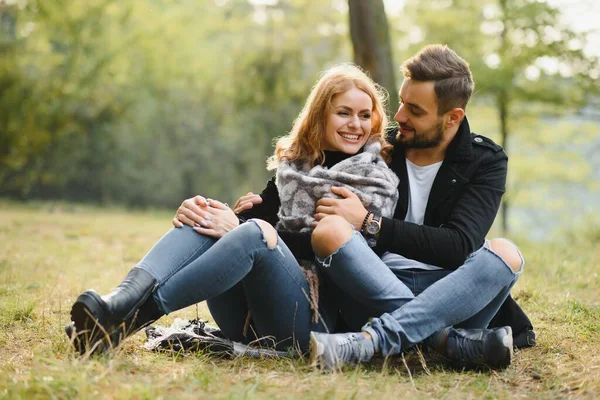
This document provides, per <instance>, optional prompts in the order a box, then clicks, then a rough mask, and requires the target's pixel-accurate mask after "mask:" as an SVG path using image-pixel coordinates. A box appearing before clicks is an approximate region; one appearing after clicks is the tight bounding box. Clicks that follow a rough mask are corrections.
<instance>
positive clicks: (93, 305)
mask: <svg viewBox="0 0 600 400" xmlns="http://www.w3.org/2000/svg"><path fill="white" fill-rule="evenodd" d="M105 314H106V312H105V311H104V308H103V307H102V303H101V298H100V296H99V295H98V294H97V293H95V292H92V291H85V292H83V293H82V294H81V295H79V297H78V298H77V300H76V301H75V304H73V307H71V321H73V327H72V328H74V329H75V332H76V342H77V343H76V342H75V341H74V343H73V344H74V345H75V348H76V349H77V350H78V351H79V353H80V354H84V353H86V352H88V351H91V352H102V351H104V347H105V346H103V345H98V342H99V341H103V339H104V338H106V337H108V332H107V330H106V329H105V325H106V321H105V319H106V316H105ZM72 328H71V329H70V332H67V334H69V333H70V334H71V335H72ZM65 331H67V328H66V327H65Z"/></svg>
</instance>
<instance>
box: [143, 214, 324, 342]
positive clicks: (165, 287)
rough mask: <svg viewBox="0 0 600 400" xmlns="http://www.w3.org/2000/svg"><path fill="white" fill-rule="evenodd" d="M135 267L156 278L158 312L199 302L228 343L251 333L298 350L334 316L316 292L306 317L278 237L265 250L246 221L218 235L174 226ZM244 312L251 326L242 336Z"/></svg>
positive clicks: (303, 287)
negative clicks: (315, 307)
mask: <svg viewBox="0 0 600 400" xmlns="http://www.w3.org/2000/svg"><path fill="white" fill-rule="evenodd" d="M138 267H139V268H142V269H144V270H145V271H147V272H148V273H150V274H151V275H152V276H153V277H154V278H155V279H156V281H157V283H158V287H157V290H156V291H155V292H154V299H155V301H156V303H157V304H158V305H159V307H160V309H161V311H163V312H164V313H165V314H167V313H170V312H173V311H176V310H179V309H182V308H184V307H187V306H190V305H192V304H195V303H198V302H201V301H203V300H207V303H208V307H209V310H210V312H211V315H212V316H213V318H214V319H215V322H216V323H217V324H218V325H219V327H220V328H221V330H222V331H223V333H224V334H225V335H226V336H227V337H228V338H229V339H231V340H234V341H238V342H242V343H248V342H249V341H250V340H251V339H254V338H255V337H258V338H263V343H266V344H269V341H270V344H273V343H275V344H276V345H277V348H278V349H287V348H290V347H299V348H300V349H301V351H306V350H307V349H308V340H309V339H308V338H309V333H310V331H311V330H313V331H314V330H316V331H321V332H325V331H326V325H327V326H330V324H331V323H332V320H330V319H329V317H328V315H331V316H333V315H334V313H333V312H330V313H329V314H328V313H327V311H328V310H327V306H326V304H325V303H326V302H325V296H324V295H321V296H320V298H321V299H322V301H321V303H322V304H321V305H322V307H321V305H320V307H319V312H320V316H321V318H320V320H319V322H318V323H313V322H312V315H313V313H312V309H311V308H310V303H309V301H308V294H309V288H308V284H307V281H306V278H305V276H304V273H303V272H302V270H301V269H300V266H299V265H298V262H297V261H296V259H295V258H294V256H293V255H292V253H291V252H290V250H289V249H288V248H287V246H286V245H285V244H284V243H283V241H282V240H281V239H279V238H278V243H277V246H276V247H274V248H269V247H268V246H267V243H266V240H264V236H263V232H262V230H261V228H260V226H259V225H258V224H256V223H254V222H253V221H248V222H246V223H244V224H242V225H240V226H239V227H237V228H236V229H234V230H232V231H231V232H229V233H227V234H226V235H225V236H223V237H222V238H221V239H219V240H216V239H213V238H210V237H207V236H203V235H200V234H198V233H196V232H195V231H194V230H192V229H191V228H190V227H188V226H184V227H183V228H174V229H172V230H171V231H169V232H168V233H167V234H166V235H165V236H163V237H162V238H161V239H160V240H159V241H158V242H157V243H156V244H155V245H154V247H153V248H152V249H151V250H150V252H148V254H146V256H145V257H144V258H143V259H142V260H141V261H140V262H139V264H138ZM328 303H331V301H329V302H328ZM248 312H250V315H251V318H252V319H251V321H252V323H251V325H250V330H249V331H248V333H249V335H248V337H246V336H245V335H244V326H245V321H246V317H247V315H248ZM250 336H251V337H250ZM265 338H266V340H265Z"/></svg>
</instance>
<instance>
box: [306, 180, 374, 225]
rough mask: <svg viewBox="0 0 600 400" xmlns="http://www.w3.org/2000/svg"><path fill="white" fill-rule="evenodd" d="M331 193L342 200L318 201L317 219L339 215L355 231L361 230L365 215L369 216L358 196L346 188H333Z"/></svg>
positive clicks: (323, 199) (324, 199)
mask: <svg viewBox="0 0 600 400" xmlns="http://www.w3.org/2000/svg"><path fill="white" fill-rule="evenodd" d="M331 192H332V193H333V194H337V195H338V196H341V197H342V198H341V199H329V198H322V199H320V200H319V201H317V209H316V214H315V219H316V220H317V221H320V220H322V219H323V218H325V216H327V215H339V216H340V217H343V218H344V219H345V220H346V221H348V222H349V223H350V224H352V226H354V229H356V230H357V231H358V230H360V228H361V225H362V222H363V220H364V219H365V215H367V209H366V208H365V207H364V206H363V205H362V203H361V201H360V199H359V198H358V196H357V195H355V194H354V193H352V192H351V191H350V190H349V189H347V188H345V187H332V188H331ZM316 224H317V223H314V224H313V225H316Z"/></svg>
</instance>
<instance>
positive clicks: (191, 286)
mask: <svg viewBox="0 0 600 400" xmlns="http://www.w3.org/2000/svg"><path fill="white" fill-rule="evenodd" d="M403 73H404V82H403V84H402V87H401V90H400V106H399V109H398V112H397V113H396V115H395V116H394V119H395V120H396V122H397V123H398V127H397V128H393V129H392V128H389V127H388V121H387V117H386V114H385V111H384V101H385V92H384V91H383V90H382V89H381V88H379V87H378V86H377V85H376V84H375V83H374V82H373V81H372V80H371V79H369V77H368V76H366V75H365V74H364V73H363V72H362V71H361V70H360V69H359V68H357V67H355V66H352V65H339V66H336V67H333V68H331V69H330V70H328V71H326V72H325V74H324V75H323V76H322V77H321V79H320V80H319V81H318V82H317V84H316V85H315V86H314V88H313V89H312V91H311V93H310V95H309V97H308V99H307V101H306V104H305V106H304V108H303V109H302V111H301V113H300V115H299V116H298V117H297V119H296V120H295V122H294V126H293V128H292V130H291V132H290V133H289V134H288V135H286V136H284V137H282V138H280V139H279V140H278V142H277V145H276V149H275V153H274V155H273V156H272V157H271V158H270V160H269V162H268V168H269V169H276V170H277V172H276V176H275V177H274V178H273V179H271V180H270V181H269V182H268V184H267V187H266V188H265V189H264V191H263V192H262V193H261V194H260V195H255V194H252V193H249V194H248V195H246V196H243V197H242V198H240V199H239V200H238V202H237V203H236V205H235V206H234V209H233V210H232V209H231V208H230V207H229V206H228V205H227V204H226V203H222V202H219V201H217V200H211V199H206V198H204V197H202V196H196V197H194V198H192V199H188V200H186V201H184V202H183V203H182V205H181V207H180V208H179V209H178V211H177V215H176V217H175V219H174V220H173V223H174V225H175V228H174V229H172V230H171V231H169V232H168V233H167V234H166V235H165V236H163V237H162V238H161V239H160V240H159V241H158V242H157V243H156V244H155V245H154V247H153V248H152V249H151V250H150V251H149V252H148V254H146V256H145V257H144V258H143V259H142V260H141V261H140V262H139V263H138V264H137V265H136V266H135V267H134V268H133V269H132V270H131V271H130V272H129V274H128V275H127V277H126V278H125V279H124V280H123V282H121V283H120V284H119V285H118V286H117V287H116V288H115V289H114V290H113V291H112V292H111V293H109V294H107V295H105V296H100V295H99V294H97V293H96V292H94V291H93V290H87V291H85V292H83V293H82V294H81V295H80V296H79V297H78V298H77V300H76V302H75V304H74V305H73V307H72V310H71V319H72V321H73V328H74V329H73V331H74V334H73V343H74V345H75V346H76V348H77V350H78V351H79V352H81V353H82V354H83V353H101V352H104V351H106V350H108V349H110V348H114V347H116V346H118V345H119V344H120V342H121V341H122V340H123V339H124V338H125V337H127V336H129V335H131V334H133V333H134V332H136V331H138V330H139V329H141V328H142V327H144V326H147V325H148V324H150V323H151V322H153V321H156V320H157V319H158V318H160V317H161V316H162V315H165V314H168V313H170V312H173V311H176V310H179V309H182V308H184V307H187V306H190V305H192V304H195V303H198V302H201V301H203V300H206V301H207V304H208V307H209V310H210V313H211V315H212V317H213V318H214V320H215V322H216V323H217V324H218V326H219V327H220V329H221V331H222V333H223V334H224V335H225V336H227V337H228V338H229V339H231V340H233V341H237V342H242V343H249V342H256V341H258V342H260V343H261V344H266V343H265V341H266V340H267V339H269V340H271V341H272V342H270V344H273V343H274V344H275V347H276V349H278V350H288V349H290V348H294V349H297V350H298V351H299V353H300V354H310V357H311V359H312V360H313V361H314V362H315V363H316V364H318V365H320V366H321V367H322V368H324V369H337V368H340V367H341V366H342V365H344V364H349V363H365V362H368V361H369V360H370V359H371V358H373V357H374V356H375V355H377V354H379V355H382V356H385V357H387V356H391V355H394V354H398V353H400V352H402V351H405V350H407V349H409V348H411V347H413V346H414V345H416V344H419V343H425V344H427V345H428V346H429V347H432V348H434V349H436V350H437V351H439V352H440V353H441V354H443V355H445V356H446V357H447V358H448V359H449V360H450V361H452V362H453V363H456V364H458V365H460V366H463V367H474V366H479V365H487V366H489V367H493V368H503V367H506V366H508V365H509V364H510V363H511V357H512V354H513V345H514V344H518V342H523V340H524V339H523V338H524V337H525V336H524V335H526V336H527V335H529V334H531V333H532V332H531V331H529V329H528V328H529V327H530V324H529V321H528V319H527V317H526V316H525V315H524V314H523V313H522V311H521V310H520V309H519V308H518V306H517V305H516V303H514V301H513V300H512V298H510V297H509V294H510V290H511V288H512V287H513V285H514V284H515V282H516V281H517V278H518V276H519V274H520V273H521V271H522V268H523V263H524V262H523V258H522V256H521V254H520V252H519V250H518V248H517V247H516V246H515V245H514V244H513V243H512V242H510V241H508V240H506V239H492V240H487V239H486V238H485V236H486V234H487V233H488V231H489V229H490V227H491V225H492V222H493V221H494V218H495V216H496V213H497V211H498V208H499V206H500V199H501V197H502V195H503V193H504V191H505V181H506V171H507V161H508V159H507V156H506V154H505V153H504V151H503V150H502V148H501V147H500V146H498V145H496V144H495V143H494V142H492V141H491V140H490V139H488V138H486V137H484V136H481V135H478V134H475V133H473V132H471V130H470V128H469V124H468V122H467V119H466V117H465V109H466V105H467V102H468V101H469V98H470V96H471V93H472V91H473V85H474V83H473V79H472V76H471V71H470V69H469V66H468V64H467V63H466V62H465V61H464V60H463V59H462V58H460V57H459V56H458V55H457V54H456V53H455V52H454V51H452V50H451V49H449V48H448V47H446V46H441V45H432V46H428V47H425V48H424V49H423V50H422V51H421V52H419V53H418V54H417V55H415V56H414V57H412V58H411V59H409V60H408V61H406V62H405V63H404V65H403ZM503 321H504V322H505V321H509V323H502V322H503ZM490 322H492V323H490ZM499 322H500V323H499ZM500 325H506V326H500ZM511 325H512V327H511ZM342 327H343V328H342ZM513 334H514V335H515V336H514V338H513Z"/></svg>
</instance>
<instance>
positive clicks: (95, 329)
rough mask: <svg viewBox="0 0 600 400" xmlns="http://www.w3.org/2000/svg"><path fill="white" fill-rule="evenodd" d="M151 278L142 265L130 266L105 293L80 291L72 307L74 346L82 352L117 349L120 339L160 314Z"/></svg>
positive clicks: (96, 352)
mask: <svg viewBox="0 0 600 400" xmlns="http://www.w3.org/2000/svg"><path fill="white" fill-rule="evenodd" d="M156 287H157V283H156V281H155V280H154V278H153V277H152V276H151V275H150V274H149V273H148V272H146V271H144V270H143V269H141V268H133V269H132V270H131V271H129V273H128V274H127V276H126V277H125V279H124V280H123V282H121V283H120V284H119V286H117V287H116V288H115V289H114V290H113V291H112V292H110V293H109V294H108V295H106V296H100V295H99V294H98V293H96V292H95V291H94V290H86V291H85V292H83V293H82V294H81V295H79V297H78V298H77V300H76V301H75V304H73V307H72V308H71V320H72V321H73V324H72V327H69V326H67V327H66V331H67V335H69V336H73V332H72V329H73V328H74V329H75V338H74V341H73V343H74V345H75V347H76V349H77V350H78V351H79V352H80V353H81V354H84V353H86V352H90V353H91V354H99V353H102V352H104V351H106V350H109V349H111V348H116V347H117V346H118V345H119V344H120V343H121V341H122V340H123V339H125V338H126V337H127V336H130V335H132V334H134V333H135V332H137V331H138V330H140V329H142V328H143V327H144V326H146V325H148V324H150V323H152V322H154V321H156V320H157V319H158V318H160V317H161V316H162V313H161V312H160V310H159V307H158V305H157V304H156V302H155V301H154V299H153V297H152V293H153V292H154V290H155V289H156Z"/></svg>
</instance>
